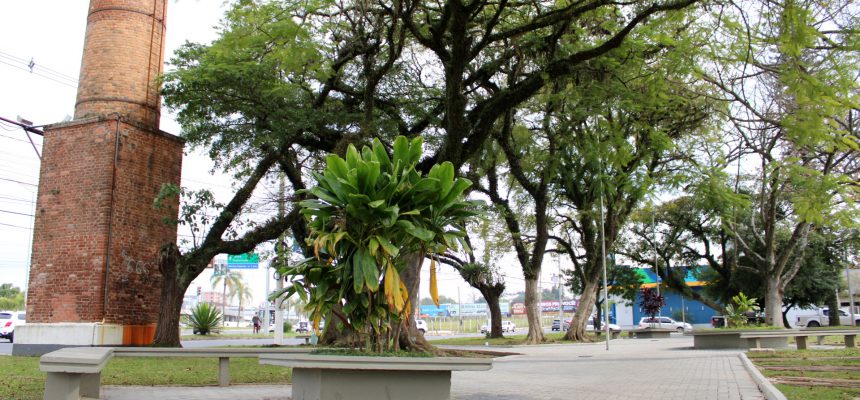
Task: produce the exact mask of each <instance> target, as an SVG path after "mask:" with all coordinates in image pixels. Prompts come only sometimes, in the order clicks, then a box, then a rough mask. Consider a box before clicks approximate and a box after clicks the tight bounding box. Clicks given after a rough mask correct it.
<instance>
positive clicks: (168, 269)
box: [153, 244, 190, 347]
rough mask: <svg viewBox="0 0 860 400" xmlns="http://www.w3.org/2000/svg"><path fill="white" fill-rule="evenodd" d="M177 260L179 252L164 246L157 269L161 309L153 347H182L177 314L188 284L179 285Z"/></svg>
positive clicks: (173, 246)
mask: <svg viewBox="0 0 860 400" xmlns="http://www.w3.org/2000/svg"><path fill="white" fill-rule="evenodd" d="M178 259H179V250H178V249H177V248H176V246H175V245H173V244H171V245H168V246H165V247H164V248H163V249H162V250H161V252H160V254H159V260H158V261H159V266H158V269H159V271H161V277H162V279H161V308H160V309H159V311H158V325H157V326H156V328H155V340H154V341H153V346H158V347H182V344H181V343H180V342H179V313H180V311H181V309H182V299H183V297H184V295H185V290H187V289H188V284H185V285H182V284H180V283H179V277H178V273H177V270H176V263H177V261H178ZM189 284H190V282H189Z"/></svg>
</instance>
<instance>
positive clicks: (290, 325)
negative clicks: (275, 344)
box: [284, 321, 293, 333]
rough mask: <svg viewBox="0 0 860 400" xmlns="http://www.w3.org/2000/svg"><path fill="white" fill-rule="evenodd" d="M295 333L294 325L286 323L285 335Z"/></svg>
mask: <svg viewBox="0 0 860 400" xmlns="http://www.w3.org/2000/svg"><path fill="white" fill-rule="evenodd" d="M292 331H293V323H292V322H290V321H284V333H290V332H292Z"/></svg>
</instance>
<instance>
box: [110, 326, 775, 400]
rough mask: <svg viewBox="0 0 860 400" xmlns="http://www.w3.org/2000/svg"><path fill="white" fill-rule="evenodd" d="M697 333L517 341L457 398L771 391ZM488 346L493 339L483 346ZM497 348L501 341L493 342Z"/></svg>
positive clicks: (157, 394)
mask: <svg viewBox="0 0 860 400" xmlns="http://www.w3.org/2000/svg"><path fill="white" fill-rule="evenodd" d="M692 345H693V339H692V337H682V336H678V337H674V336H673V337H672V338H670V339H654V340H650V339H618V340H613V341H612V342H611V343H610V350H609V351H606V350H605V344H604V343H602V342H601V343H591V344H570V345H568V344H564V345H542V346H518V347H512V348H501V349H498V350H500V351H510V352H516V353H521V354H522V355H517V356H508V357H501V358H497V359H496V360H495V361H494V362H493V369H492V370H490V371H487V372H455V373H454V374H453V377H452V381H451V392H452V398H453V399H456V400H491V399H492V400H514V399H516V400H556V399H557V400H562V399H564V400H568V399H571V398H586V399H589V400H615V399H630V398H636V399H647V400H673V399H678V400H700V399H701V400H705V399H720V400H723V399H729V400H740V399H743V400H752V399H764V397H763V396H762V394H761V392H760V391H759V390H758V388H757V387H756V385H755V383H754V382H753V380H752V378H751V377H750V375H749V374H748V373H747V372H746V370H744V368H743V366H742V365H741V362H740V360H739V359H738V353H739V351H717V350H691V347H692ZM482 348H483V349H487V348H486V347H482ZM490 349H497V348H493V347H491V348H490ZM289 396H290V387H289V386H276V385H247V386H246V385H234V386H231V387H229V388H218V387H190V388H189V387H170V388H163V387H157V388H152V387H127V386H124V387H105V388H103V390H102V398H103V399H110V400H127V399H128V400H130V399H157V400H174V399H176V400H180V399H188V400H193V399H205V400H219V399H225V400H226V399H242V400H275V399H277V400H281V399H289Z"/></svg>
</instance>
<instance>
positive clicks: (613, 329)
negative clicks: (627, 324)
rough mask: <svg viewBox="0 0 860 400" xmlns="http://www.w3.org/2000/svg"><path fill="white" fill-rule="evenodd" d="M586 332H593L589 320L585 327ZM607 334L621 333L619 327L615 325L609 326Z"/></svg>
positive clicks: (601, 329) (591, 323)
mask: <svg viewBox="0 0 860 400" xmlns="http://www.w3.org/2000/svg"><path fill="white" fill-rule="evenodd" d="M585 330H586V331H594V330H595V329H594V322H592V320H589V322H588V325H585ZM600 331H601V332H603V331H604V329H603V321H600ZM609 332H611V333H621V327H620V326H618V325H616V324H609Z"/></svg>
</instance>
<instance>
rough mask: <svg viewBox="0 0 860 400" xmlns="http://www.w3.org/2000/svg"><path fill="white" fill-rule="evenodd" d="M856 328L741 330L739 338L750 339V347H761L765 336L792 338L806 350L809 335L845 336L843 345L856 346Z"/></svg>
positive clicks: (820, 337)
mask: <svg viewBox="0 0 860 400" xmlns="http://www.w3.org/2000/svg"><path fill="white" fill-rule="evenodd" d="M858 332H860V330H858V329H826V330H825V329H816V330H802V331H796V330H792V331H772V332H768V331H762V332H743V333H741V334H740V337H741V339H748V340H751V341H752V343H751V346H750V347H751V348H761V347H762V343H761V342H762V340H764V339H767V338H783V337H784V338H786V339H787V338H791V337H793V338H794V341H795V343H796V345H797V349H798V350H806V349H807V348H808V346H807V338H808V337H810V336H815V337H818V338H819V339H823V338H824V337H825V336H843V337H844V338H845V347H846V348H852V347H856V342H857V333H858Z"/></svg>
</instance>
